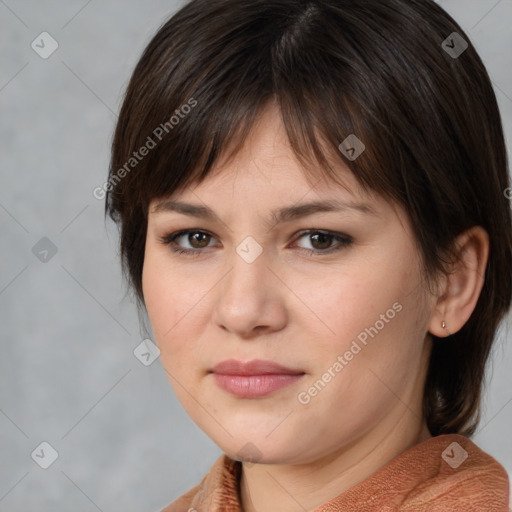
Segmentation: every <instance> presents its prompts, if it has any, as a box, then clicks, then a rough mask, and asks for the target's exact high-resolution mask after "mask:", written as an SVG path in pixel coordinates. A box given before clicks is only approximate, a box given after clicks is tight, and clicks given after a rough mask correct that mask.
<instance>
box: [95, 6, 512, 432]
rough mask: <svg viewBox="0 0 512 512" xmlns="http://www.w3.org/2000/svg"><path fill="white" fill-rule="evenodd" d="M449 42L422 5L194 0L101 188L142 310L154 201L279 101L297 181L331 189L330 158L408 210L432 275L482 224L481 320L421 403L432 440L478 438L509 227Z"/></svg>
mask: <svg viewBox="0 0 512 512" xmlns="http://www.w3.org/2000/svg"><path fill="white" fill-rule="evenodd" d="M453 32H457V34H458V36H460V37H461V38H462V39H463V40H464V41H466V42H467V43H468V44H469V38H468V37H467V35H466V34H465V33H464V31H463V30H462V29H461V28H460V26H459V25H458V24H457V23H456V22H455V21H454V20H453V19H452V18H451V17H450V16H449V15H448V14H447V13H446V12H445V11H444V10H443V9H442V8H441V7H440V6H438V5H437V4H436V3H435V2H434V1H431V0H366V1H364V2H362V1H356V0H304V1H297V0H193V1H191V2H189V3H187V4H186V5H185V6H184V7H182V8H181V9H180V10H179V11H178V12H177V13H176V14H175V15H174V16H173V17H172V18H170V19H169V20H168V21H167V22H166V23H165V24H164V25H163V26H162V27H161V28H160V29H159V30H158V32H157V34H156V35H155V36H154V38H153V39H152V40H151V41H150V43H149V45H148V46H147V48H146V49H145V51H144V52H143V55H142V57H141V58H140V60H139V62H138V64H137V66H136V68H135V71H134V73H133V76H132V77H131V80H130V83H129V85H128V88H127V91H126V95H125V98H124V102H123V105H122V108H121V112H120V115H119V121H118V123H117V127H116V130H115V134H114V139H113V144H112V159H111V166H110V174H109V181H108V182H107V183H105V187H104V190H105V191H106V192H107V194H106V206H105V208H106V209H105V213H106V214H107V213H108V214H109V215H110V217H111V218H112V219H113V220H114V221H115V222H117V223H119V225H120V248H121V259H122V265H123V270H124V272H125V275H126V277H127V278H128V282H129V283H130V284H131V285H132V287H133V290H134V291H135V293H136V298H137V299H138V301H139V306H142V305H144V297H143V293H142V268H143V263H144V249H145V239H146V230H147V215H148V206H149V203H150V201H151V200H153V199H157V198H162V197H165V196H168V195H170V194H172V193H173V192H176V191H177V190H179V189H182V188H184V187H186V186H188V185H190V184H191V183H193V182H197V183H200V182H201V181H202V180H203V179H204V178H205V177H206V176H207V175H208V173H209V172H210V170H211V169H212V166H213V165H214V164H215V163H216V162H217V161H218V159H219V156H221V154H222V153H223V152H224V151H226V148H227V147H228V146H229V147H233V148H234V149H233V152H232V154H234V153H235V152H236V150H237V149H238V148H240V147H241V145H242V144H243V142H244V140H245V137H246V136H247V134H248V132H249V130H250V128H251V126H252V125H253V122H254V120H255V119H256V117H257V115H258V114H259V113H260V112H261V111H262V109H263V107H264V106H265V105H267V104H268V102H269V101H271V100H272V101H275V102H276V103H277V105H279V107H280V111H281V115H282V118H283V123H284V125H285V128H286V131H287V134H288V137H289V140H290V144H291V146H292V148H293V150H294V152H295V153H296V155H297V157H298V158H299V160H300V161H301V162H304V164H305V165H306V167H305V171H306V173H308V172H309V174H310V175H312V176H313V175H315V174H316V175H317V176H319V175H320V173H324V175H325V176H328V177H330V178H331V179H333V180H336V179H337V176H336V170H335V168H334V166H331V165H330V163H329V160H328V158H327V157H326V155H327V154H328V153H329V155H330V156H331V157H334V158H337V159H338V161H343V164H344V165H346V166H348V168H349V169H350V170H351V171H352V172H353V174H354V176H355V177H356V178H357V180H358V182H359V183H360V184H361V185H362V186H363V188H364V189H366V190H373V191H375V192H377V193H379V194H381V195H383V196H384V197H387V198H388V199H389V200H391V201H394V202H396V203H397V204H399V205H401V206H402V207H403V208H404V209H405V211H406V212H407V213H408V215H409V217H410V219H411V222H412V225H413V227H414V231H415V237H416V241H417V244H418V247H419V249H420V252H421V254H422V259H423V262H424V269H425V275H426V276H427V277H429V276H430V277H432V276H435V275H438V272H444V271H446V268H447V267H446V263H447V259H446V255H447V254H450V252H449V251H450V249H451V248H452V245H453V241H454V238H455V237H456V236H457V235H458V234H460V233H461V232H463V231H464V230H466V229H468V228H470V227H472V226H475V225H480V226H482V227H484V228H485V229H486V231H487V232H488V233H489V237H490V255H489V261H488V265H487V269H486V275H485V283H484V286H483V289H482V292H481V295H480V297H479V300H478V303H477V305H476V308H475V311H474V312H473V314H472V316H471V317H470V319H469V320H468V322H467V323H466V324H465V325H464V326H463V327H462V329H460V330H459V331H458V332H457V333H455V334H453V335H452V336H450V337H449V338H447V339H443V340H442V341H441V340H437V339H436V338H435V336H434V337H433V339H434V344H433V349H432V353H431V359H430V365H429V370H428V375H427V379H426V384H425V395H424V413H425V416H426V419H427V424H428V427H429V429H430V432H431V433H432V435H434V436H435V435H439V434H445V433H462V434H466V435H471V434H473V433H474V431H475V429H476V426H477V424H478V420H479V417H480V399H481V392H482V385H483V377H484V369H485V364H486V361H487V359H488V355H489V351H490V348H491V345H492V342H493V339H494V336H495V334H496V331H497V328H498V326H499V323H500V321H501V319H502V318H503V317H504V315H505V313H506V312H507V310H508V309H509V307H510V303H511V295H512V222H511V211H510V207H509V203H508V201H507V198H506V197H505V190H506V189H507V188H508V187H509V186H510V182H509V176H508V172H507V153H506V147H505V141H504V136H503V129H502V123H501V118H500V113H499V110H498V105H497V102H496V97H495V95H494V92H493V89H492V85H491V81H490V79H489V76H488V74H487V71H486V69H485V67H484V65H483V63H482V61H481V59H480V57H479V56H478V54H477V52H476V51H475V49H474V47H473V46H472V45H471V44H469V46H468V47H467V49H466V50H465V51H463V52H462V53H461V54H460V55H454V54H453V53H450V52H449V51H448V49H449V48H454V47H455V42H454V41H456V42H457V44H458V45H459V46H458V48H463V46H461V44H460V43H461V39H454V36H453ZM458 36H455V37H458ZM450 37H451V39H449V38H450ZM445 40H446V41H448V43H446V42H445V43H443V41H445ZM350 134H355V135H356V136H357V137H358V138H359V139H360V140H361V141H362V142H363V143H364V144H365V147H366V149H365V151H364V152H363V153H362V154H361V155H360V156H359V157H358V158H357V159H355V160H349V159H346V158H345V157H344V156H343V155H342V154H341V152H340V151H338V149H337V148H338V145H339V144H340V143H341V142H342V141H344V140H345V138H346V137H347V136H349V135H350ZM143 148H145V149H144V150H143ZM139 153H140V154H139ZM331 161H332V160H331ZM311 162H313V163H316V164H317V165H316V166H315V167H314V168H312V167H311V165H310V166H309V167H307V164H308V163H310V164H311ZM308 169H309V171H308ZM509 190H510V189H509Z"/></svg>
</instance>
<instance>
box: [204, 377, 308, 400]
mask: <svg viewBox="0 0 512 512" xmlns="http://www.w3.org/2000/svg"><path fill="white" fill-rule="evenodd" d="M303 376H304V374H298V375H286V374H274V373H273V374H265V375H223V374H220V373H214V374H213V377H214V378H215V382H216V383H217V385H218V386H219V387H221V388H222V389H223V390H224V391H227V392H229V393H231V394H233V395H235V396H238V397H240V398H257V397H261V396H265V395H269V394H270V393H273V392H274V391H277V390H278V389H281V388H284V387H285V386H289V385H290V384H293V383H294V382H297V381H298V380H299V379H300V378H301V377H303Z"/></svg>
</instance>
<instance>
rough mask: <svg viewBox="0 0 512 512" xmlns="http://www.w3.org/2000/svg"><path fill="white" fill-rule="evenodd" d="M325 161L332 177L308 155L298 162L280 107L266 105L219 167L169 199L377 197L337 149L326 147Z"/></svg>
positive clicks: (231, 146)
mask: <svg viewBox="0 0 512 512" xmlns="http://www.w3.org/2000/svg"><path fill="white" fill-rule="evenodd" d="M323 149H324V156H325V157H326V159H327V160H328V161H329V163H330V165H331V168H332V169H334V171H335V172H334V176H331V175H329V174H328V173H327V171H326V170H325V169H324V168H323V167H322V166H321V165H320V164H319V163H318V162H317V161H316V159H315V158H312V157H311V155H308V158H307V160H309V161H308V162H301V161H300V160H299V158H298V157H297V155H296V153H295V151H294V150H293V149H292V147H291V145H290V141H289V139H288V135H287V132H286V129H285V127H284V124H283V121H282V118H281V113H280V110H279V108H278V107H277V106H276V105H275V104H274V103H270V104H269V105H268V106H267V107H266V108H265V109H263V110H262V111H261V112H260V114H259V115H258V117H257V119H256V121H255V122H254V124H253V125H252V127H251V130H250V132H249V134H248V136H247V137H246V139H245V140H244V142H243V144H242V145H240V147H239V148H237V150H236V151H234V145H230V146H228V147H226V148H224V150H223V151H222V152H221V154H220V156H219V158H218V160H217V162H216V163H215V164H214V165H213V167H212V168H211V170H210V172H209V173H208V175H207V176H206V177H205V178H203V180H202V181H197V180H196V181H192V182H190V183H189V184H188V185H187V186H186V187H184V188H183V189H181V190H176V191H175V192H174V193H173V194H172V197H182V198H185V197H188V198H191V197H192V196H193V195H194V194H201V195H207V196H210V197H215V196H217V195H218V194H223V195H224V196H225V195H226V191H228V190H231V191H232V194H233V195H234V194H236V193H238V194H240V193H242V194H246V195H248V194H250V195H257V196H259V197H260V198H261V199H262V200H264V199H265V200H266V199H267V198H271V197H273V196H274V195H277V196H278V197H283V193H284V192H286V195H291V196H293V197H295V200H296V201H298V200H299V199H300V198H301V197H303V196H305V195H307V194H309V195H310V199H313V196H317V197H316V198H318V197H325V196H326V195H328V196H332V195H333V194H335V195H336V196H338V197H340V196H341V197H345V198H346V199H347V200H348V199H349V198H367V199H368V198H371V199H375V198H376V195H375V194H373V193H372V192H371V191H364V190H363V188H362V187H361V185H360V183H359V182H358V181H357V179H356V178H355V176H354V175H353V174H352V172H351V171H350V169H349V168H348V167H347V165H346V164H345V163H344V158H343V157H342V156H341V154H340V153H339V152H338V149H337V148H328V147H324V148H323Z"/></svg>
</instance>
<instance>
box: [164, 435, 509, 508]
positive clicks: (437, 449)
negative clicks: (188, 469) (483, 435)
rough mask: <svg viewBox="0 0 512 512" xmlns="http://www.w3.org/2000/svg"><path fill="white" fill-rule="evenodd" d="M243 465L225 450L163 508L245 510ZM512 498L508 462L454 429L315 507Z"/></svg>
mask: <svg viewBox="0 0 512 512" xmlns="http://www.w3.org/2000/svg"><path fill="white" fill-rule="evenodd" d="M466 454H467V456H466ZM241 468H242V466H241V463H240V462H238V461H234V460H232V459H230V458H229V457H228V456H227V455H225V454H224V455H222V456H221V457H219V458H218V459H217V460H216V461H215V463H214V464H213V466H212V467H211V468H210V470H209V471H208V473H207V474H206V476H205V477H204V478H203V480H202V481H201V482H200V483H199V484H198V485H196V486H195V487H193V488H192V489H190V490H189V491H188V492H187V493H185V494H184V495H183V496H181V497H180V498H178V499H177V500H176V501H174V502H173V503H171V504H170V505H168V506H167V507H165V508H164V509H163V510H162V511H161V512H242V507H241V505H240V493H239V484H240V474H241ZM508 500H509V483H508V475H507V473H506V471H505V470H504V468H503V467H502V466H501V465H500V464H499V463H498V462H497V461H496V460H495V459H494V458H493V457H491V456H490V455H488V454H487V453H485V452H483V451H482V450H481V449H480V448H478V446H476V445H475V444H474V443H473V442H472V441H471V440H470V439H468V438H467V437H465V436H461V435H458V434H450V435H443V436H437V437H433V438H431V439H428V440H427V441H424V442H423V443H420V444H418V445H416V446H413V447H412V448H410V449H409V450H407V451H405V452H404V453H402V454H401V455H399V456H398V457H396V458H395V459H393V460H392V461H391V462H389V463H388V464H387V465H386V466H384V467H383V468H381V469H380V470H379V471H377V472H376V473H374V474H373V475H372V476H370V477H369V478H367V479H366V480H363V481H362V482H360V483H359V484H357V485H355V486H354V487H352V488H350V489H348V490H347V491H345V492H343V493H342V494H340V495H339V496H337V497H336V498H334V499H332V500H330V501H329V502H328V503H325V504H324V505H321V506H319V507H317V508H316V509H315V510H314V512H395V511H396V512H398V511H409V512H507V511H508V510H509V507H508ZM269 512H270V511H269ZM272 512H274V511H272Z"/></svg>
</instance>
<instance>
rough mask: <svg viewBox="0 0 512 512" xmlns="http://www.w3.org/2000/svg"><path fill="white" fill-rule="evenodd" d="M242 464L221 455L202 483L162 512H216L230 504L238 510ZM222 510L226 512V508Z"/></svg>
mask: <svg viewBox="0 0 512 512" xmlns="http://www.w3.org/2000/svg"><path fill="white" fill-rule="evenodd" d="M239 476H240V463H239V462H237V461H234V460H232V459H230V458H229V457H228V456H227V455H226V454H223V455H221V456H220V457H219V458H218V459H217V460H216V461H215V462H214V464H213V465H212V467H211V468H210V469H209V470H208V473H207V474H206V475H205V476H204V477H203V479H202V480H201V482H200V483H199V484H197V485H195V486H194V487H192V488H191V489H190V490H189V491H187V492H186V493H185V494H183V495H182V496H180V497H179V498H178V499H176V500H175V501H173V502H172V503H170V504H169V505H167V506H166V507H165V508H163V509H162V510H161V512H200V511H201V512H202V511H203V510H208V511H209V512H216V511H217V510H218V511H220V510H221V508H220V507H221V505H222V504H224V503H226V502H229V503H230V504H232V505H233V507H234V508H233V510H238V508H237V507H238V506H239V497H238V480H239ZM222 510H225V509H224V508H223V509H222Z"/></svg>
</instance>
